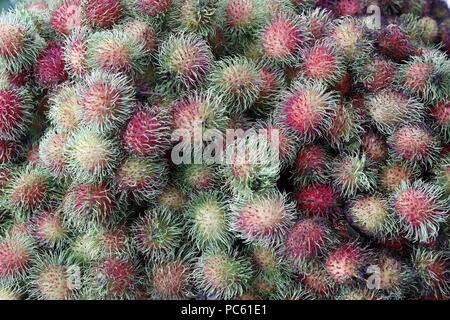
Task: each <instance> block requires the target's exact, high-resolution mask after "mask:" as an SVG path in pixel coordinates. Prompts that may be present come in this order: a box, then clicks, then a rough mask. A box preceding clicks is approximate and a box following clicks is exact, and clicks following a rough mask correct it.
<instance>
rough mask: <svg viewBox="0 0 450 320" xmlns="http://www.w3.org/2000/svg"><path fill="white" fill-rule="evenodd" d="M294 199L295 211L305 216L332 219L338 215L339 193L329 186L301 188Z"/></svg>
mask: <svg viewBox="0 0 450 320" xmlns="http://www.w3.org/2000/svg"><path fill="white" fill-rule="evenodd" d="M294 199H295V200H296V201H297V210H298V211H299V212H300V213H302V214H305V215H306V216H310V217H325V218H332V217H333V216H335V215H337V214H338V213H339V202H340V197H339V192H338V191H337V190H335V188H334V187H333V186H331V185H329V184H317V185H308V186H305V187H302V188H300V189H299V190H298V191H297V192H296V193H295V195H294Z"/></svg>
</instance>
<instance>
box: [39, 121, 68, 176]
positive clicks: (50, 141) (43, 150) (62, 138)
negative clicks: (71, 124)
mask: <svg viewBox="0 0 450 320" xmlns="http://www.w3.org/2000/svg"><path fill="white" fill-rule="evenodd" d="M66 143H67V135H66V134H65V133H64V132H62V133H60V132H57V131H56V130H55V129H53V128H50V129H49V130H48V131H47V132H46V134H45V136H44V137H43V138H42V140H41V142H40V144H39V159H40V162H41V165H42V166H43V167H44V168H45V169H47V170H48V171H49V173H50V174H51V175H52V176H53V177H55V178H61V179H65V178H66V177H67V161H66V158H65V147H66Z"/></svg>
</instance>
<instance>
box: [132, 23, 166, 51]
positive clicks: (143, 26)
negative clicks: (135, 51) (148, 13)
mask: <svg viewBox="0 0 450 320" xmlns="http://www.w3.org/2000/svg"><path fill="white" fill-rule="evenodd" d="M123 30H124V32H125V33H126V34H129V35H131V36H134V37H135V38H136V40H137V41H138V42H140V43H142V44H143V45H144V49H145V50H146V53H147V54H152V53H154V52H155V50H156V47H157V36H158V35H157V31H156V27H155V26H154V25H153V24H152V23H151V22H148V21H146V20H129V21H126V22H125V23H124V24H123Z"/></svg>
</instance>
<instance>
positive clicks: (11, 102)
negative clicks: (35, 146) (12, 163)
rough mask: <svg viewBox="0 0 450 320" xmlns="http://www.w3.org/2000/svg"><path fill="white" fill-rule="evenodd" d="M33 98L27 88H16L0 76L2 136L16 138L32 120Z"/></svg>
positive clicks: (2, 137)
mask: <svg viewBox="0 0 450 320" xmlns="http://www.w3.org/2000/svg"><path fill="white" fill-rule="evenodd" d="M32 109H33V106H32V100H31V96H30V93H29V91H28V90H27V89H25V88H15V87H13V86H11V85H9V84H8V83H7V82H6V81H5V80H4V79H1V78H0V119H1V124H0V138H1V139H5V140H15V139H18V138H20V137H21V136H22V135H24V133H25V132H26V131H27V129H28V125H29V124H30V122H31V112H32Z"/></svg>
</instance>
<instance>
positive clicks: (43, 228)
mask: <svg viewBox="0 0 450 320" xmlns="http://www.w3.org/2000/svg"><path fill="white" fill-rule="evenodd" d="M31 229H32V231H31V234H32V235H33V237H34V238H35V239H36V240H37V242H38V243H39V244H41V245H43V246H44V247H49V248H55V247H60V246H62V245H63V243H64V241H65V240H66V239H67V237H68V228H67V227H66V225H65V222H64V221H63V218H62V217H61V215H59V214H58V213H56V212H55V211H54V210H52V209H47V210H44V211H43V212H40V213H38V214H37V215H35V216H33V218H32V223H31Z"/></svg>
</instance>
